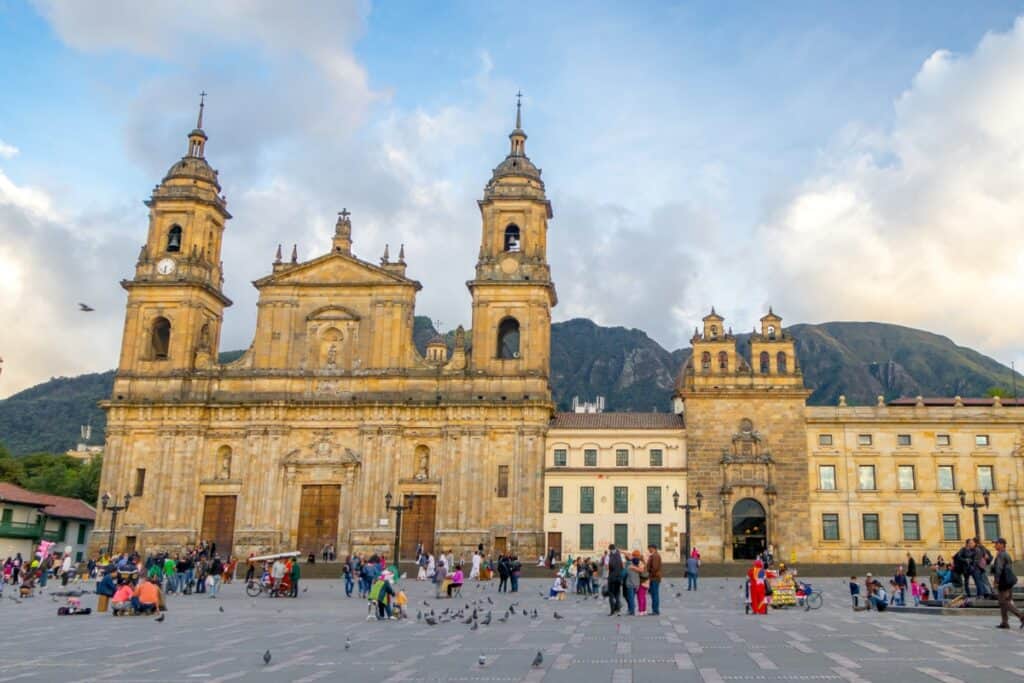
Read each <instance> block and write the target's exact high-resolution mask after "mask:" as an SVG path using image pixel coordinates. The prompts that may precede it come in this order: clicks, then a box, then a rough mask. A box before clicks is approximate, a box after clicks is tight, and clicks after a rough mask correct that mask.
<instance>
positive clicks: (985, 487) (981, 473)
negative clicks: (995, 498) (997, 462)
mask: <svg viewBox="0 0 1024 683" xmlns="http://www.w3.org/2000/svg"><path fill="white" fill-rule="evenodd" d="M978 488H979V489H981V490H982V491H994V490H995V488H996V478H995V475H994V474H992V465H979V466H978Z"/></svg>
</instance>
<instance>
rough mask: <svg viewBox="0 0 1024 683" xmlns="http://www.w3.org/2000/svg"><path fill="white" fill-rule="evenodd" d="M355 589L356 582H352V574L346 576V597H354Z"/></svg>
mask: <svg viewBox="0 0 1024 683" xmlns="http://www.w3.org/2000/svg"><path fill="white" fill-rule="evenodd" d="M354 587H355V582H354V581H353V580H352V575H351V574H346V575H345V597H346V598H351V597H352V589H353V588H354Z"/></svg>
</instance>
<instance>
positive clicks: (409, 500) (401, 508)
mask: <svg viewBox="0 0 1024 683" xmlns="http://www.w3.org/2000/svg"><path fill="white" fill-rule="evenodd" d="M415 499H416V494H415V493H407V494H405V505H402V504H399V505H392V504H391V500H392V498H391V491H388V492H387V493H385V494H384V507H385V508H386V509H388V510H393V511H394V512H395V569H396V570H397V569H398V544H399V543H400V542H401V536H402V513H403V512H405V511H406V510H411V509H412V504H413V501H414V500H415Z"/></svg>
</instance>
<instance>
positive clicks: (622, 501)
mask: <svg viewBox="0 0 1024 683" xmlns="http://www.w3.org/2000/svg"><path fill="white" fill-rule="evenodd" d="M615 512H616V513H617V514H624V513H628V512H629V487H628V486H616V487H615Z"/></svg>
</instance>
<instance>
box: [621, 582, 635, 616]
mask: <svg viewBox="0 0 1024 683" xmlns="http://www.w3.org/2000/svg"><path fill="white" fill-rule="evenodd" d="M624 589H625V590H624V591H623V592H624V593H625V594H626V609H627V610H628V611H629V614H630V616H632V615H634V614H636V589H635V588H633V587H632V586H630V585H629V584H628V583H627V584H626V585H625V586H624Z"/></svg>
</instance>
